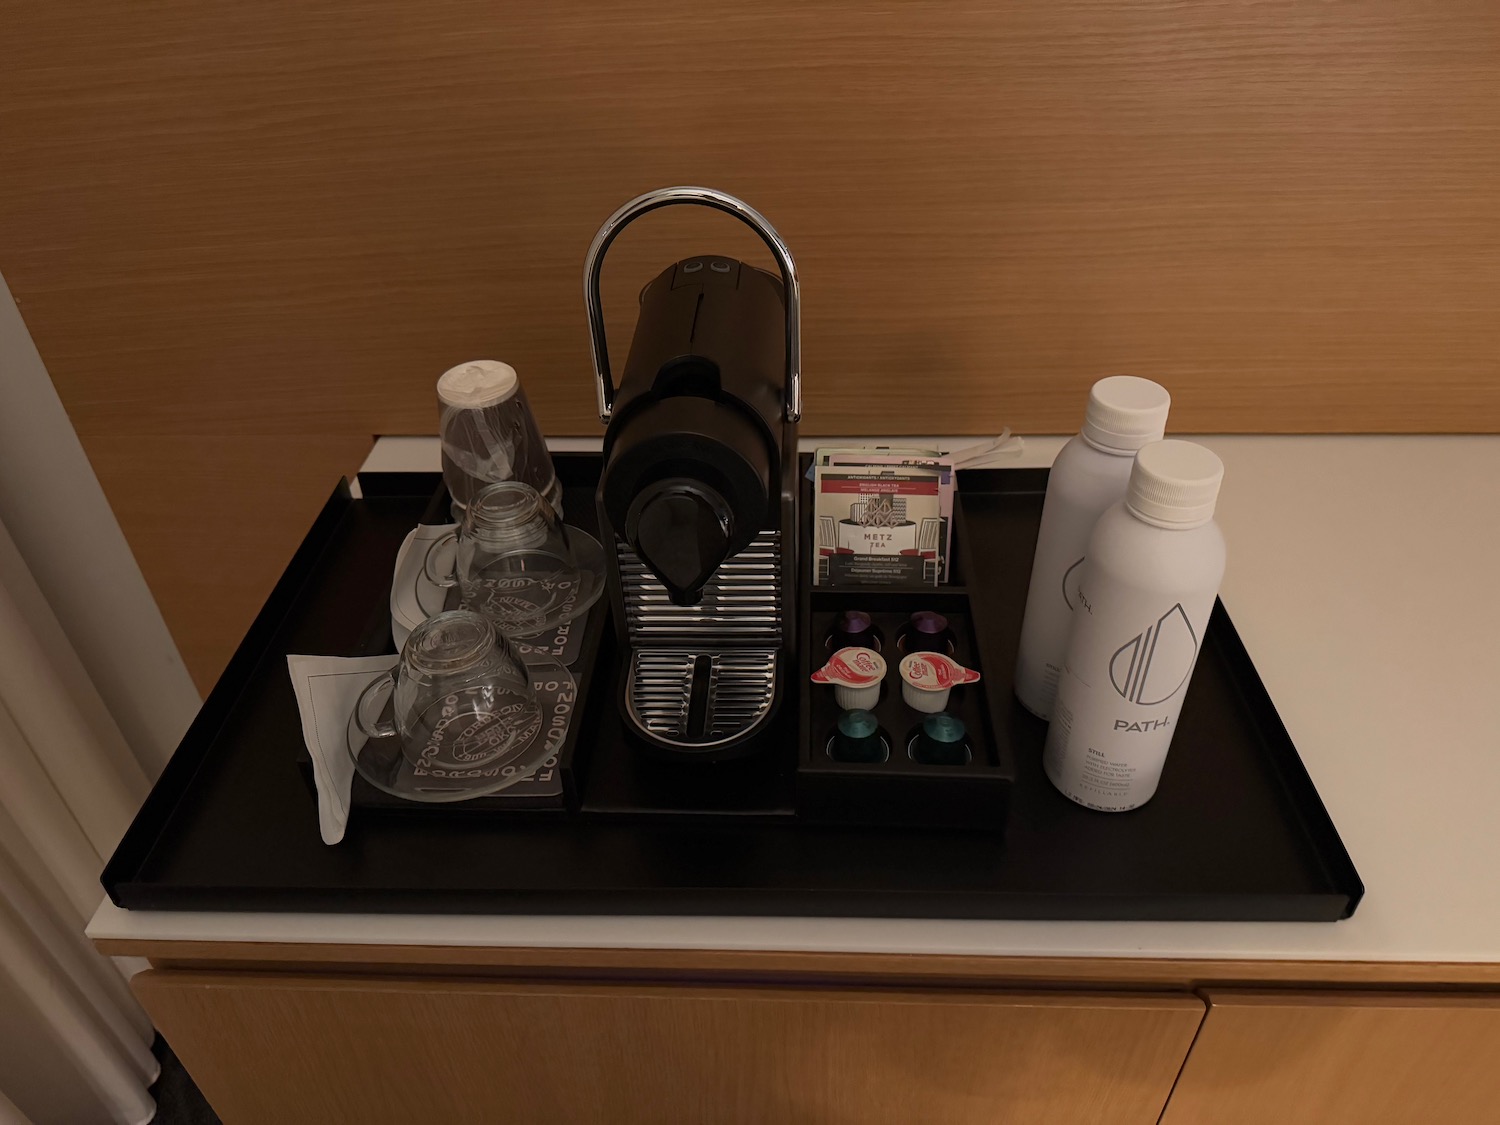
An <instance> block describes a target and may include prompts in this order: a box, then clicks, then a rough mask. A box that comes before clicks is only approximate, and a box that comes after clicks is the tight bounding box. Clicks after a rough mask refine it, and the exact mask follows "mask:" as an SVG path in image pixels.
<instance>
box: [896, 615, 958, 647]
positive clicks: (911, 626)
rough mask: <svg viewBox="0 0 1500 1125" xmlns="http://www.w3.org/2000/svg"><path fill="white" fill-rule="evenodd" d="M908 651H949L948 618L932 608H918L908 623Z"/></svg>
mask: <svg viewBox="0 0 1500 1125" xmlns="http://www.w3.org/2000/svg"><path fill="white" fill-rule="evenodd" d="M906 651H907V652H947V651H948V619H947V618H946V617H944V616H943V615H942V614H941V613H933V612H932V610H930V609H923V610H918V611H917V612H916V613H914V614H912V615H911V620H910V621H909V622H908V623H907V633H906Z"/></svg>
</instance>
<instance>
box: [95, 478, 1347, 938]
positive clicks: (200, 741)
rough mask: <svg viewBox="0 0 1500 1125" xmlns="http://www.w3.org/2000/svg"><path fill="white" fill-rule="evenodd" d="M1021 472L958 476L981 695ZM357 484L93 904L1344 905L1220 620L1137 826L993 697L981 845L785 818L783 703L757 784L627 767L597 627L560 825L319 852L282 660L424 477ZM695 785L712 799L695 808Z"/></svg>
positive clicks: (725, 910)
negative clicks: (1062, 766) (996, 781)
mask: <svg viewBox="0 0 1500 1125" xmlns="http://www.w3.org/2000/svg"><path fill="white" fill-rule="evenodd" d="M557 460H558V462H559V472H560V475H563V476H564V477H565V478H566V479H568V480H571V481H574V482H575V483H574V484H573V485H572V486H571V487H570V488H569V489H568V492H567V495H566V497H565V506H566V507H567V509H568V511H569V514H570V517H571V515H572V514H573V513H574V512H581V511H582V510H583V508H584V507H586V506H587V505H588V503H589V492H590V490H589V488H588V487H587V485H586V484H584V483H582V482H584V481H586V480H587V479H590V474H591V473H597V465H598V459H597V457H589V456H587V455H560V456H559V457H558V458H557ZM1045 482H1046V473H1045V471H1042V470H1037V471H1032V470H982V471H977V472H969V473H965V474H961V477H960V490H961V504H962V508H963V520H964V524H963V526H964V528H965V534H966V537H967V547H966V554H967V558H968V560H969V562H968V565H969V566H970V568H971V570H970V573H969V574H968V575H967V580H968V582H969V585H968V596H969V599H970V605H971V609H972V613H973V622H974V628H975V633H976V636H977V638H978V642H979V645H980V647H981V649H982V659H983V661H984V668H983V671H984V675H985V682H987V683H988V684H989V685H991V687H992V688H994V687H995V686H997V685H1005V684H1008V683H1009V682H1010V678H1011V675H1012V671H1013V660H1014V651H1015V646H1016V638H1017V636H1018V633H1019V628H1020V620H1021V612H1022V609H1023V603H1024V598H1025V590H1026V583H1027V577H1028V573H1029V570H1030V565H1031V553H1032V547H1033V544H1034V540H1035V537H1036V528H1037V524H1038V520H1039V518H1040V513H1041V500H1042V490H1043V489H1044V487H1045ZM361 483H362V486H363V491H364V493H365V498H364V499H361V500H355V499H353V498H352V497H351V496H350V493H349V491H348V489H347V487H345V486H340V488H339V489H338V490H337V491H336V492H335V493H334V495H333V496H332V497H331V498H330V500H329V501H328V503H327V504H326V505H325V506H324V509H323V511H322V512H321V513H320V514H319V516H318V518H317V519H316V520H315V521H314V524H313V526H312V529H311V530H310V531H309V532H308V535H307V538H306V540H305V541H304V542H303V544H302V546H301V547H300V548H299V549H298V551H297V553H296V555H295V556H294V557H293V559H292V561H291V563H290V565H289V566H288V567H287V570H286V572H285V573H284V574H283V576H282V578H281V580H280V582H278V583H277V585H276V588H275V590H274V591H273V592H272V594H271V597H270V599H269V600H268V601H267V603H266V605H265V607H264V608H263V609H262V610H261V613H260V615H259V616H258V617H257V618H256V621H255V623H254V625H252V627H251V629H250V631H249V633H248V634H247V635H246V637H245V639H244V641H243V642H242V643H241V645H240V647H239V650H238V651H237V652H236V653H235V656H234V658H233V659H232V660H231V661H230V663H229V666H228V667H227V668H226V669H225V672H224V674H223V676H222V677H221V678H220V680H219V683H218V684H217V685H216V686H215V688H214V690H213V691H212V692H211V693H210V695H209V697H208V700H207V701H206V702H205V703H204V705H203V708H202V709H201V710H200V712H199V714H198V716H197V718H196V720H195V721H194V722H193V724H192V726H191V727H190V728H189V730H188V733H187V734H186V736H185V737H184V738H183V741H182V744H181V745H180V746H179V748H178V750H177V753H176V754H175V755H174V756H173V758H172V760H171V761H170V762H169V763H168V765H167V768H166V769H165V770H164V771H163V773H162V776H161V778H160V779H159V780H158V781H157V784H156V786H155V787H154V788H153V790H152V792H151V794H150V795H149V796H148V797H147V799H146V802H145V804H144V805H142V807H141V810H140V812H139V813H138V814H137V816H136V818H135V821H134V822H133V823H132V825H131V826H130V828H129V830H128V831H127V832H126V834H125V837H124V838H123V840H122V841H121V843H120V845H119V847H118V848H117V849H116V851H115V854H114V856H113V857H112V858H111V860H110V862H109V864H108V865H107V866H106V868H105V871H104V875H103V879H102V882H103V884H104V887H105V889H106V891H107V892H108V893H109V896H110V898H111V899H112V900H113V901H114V902H115V903H116V904H117V905H119V906H122V907H125V908H128V909H161V910H167V909H170V910H276V911H319V912H321V911H360V912H370V911H400V912H434V913H438V912H448V913H507V912H513V913H527V914H534V913H549V912H550V913H569V912H572V913H631V914H645V913H683V914H765V915H785V914H792V915H798V914H800V915H825V916H861V915H863V916H882V917H902V916H907V917H954V918H1100V919H1105V918H1108V919H1163V920H1166V919H1201V920H1301V921H1329V920H1333V919H1336V918H1341V917H1346V916H1347V915H1348V914H1350V913H1351V912H1352V911H1353V910H1354V908H1355V906H1356V905H1357V903H1358V901H1359V899H1360V896H1361V895H1362V894H1363V886H1362V884H1361V883H1360V880H1359V876H1358V874H1357V873H1356V872H1355V870H1354V866H1353V864H1352V862H1351V861H1350V859H1349V855H1348V853H1347V852H1346V851H1345V850H1344V847H1343V845H1342V843H1341V842H1340V840H1339V837H1338V833H1337V831H1336V830H1335V829H1334V826H1333V824H1332V822H1331V821H1330V820H1329V817H1328V814H1327V812H1326V811H1325V810H1324V808H1323V804H1322V802H1321V801H1320V800H1319V798H1318V794H1317V792H1316V790H1315V789H1314V788H1313V785H1312V783H1311V781H1310V779H1309V778H1308V776H1307V773H1306V771H1305V770H1304V768H1303V766H1302V763H1301V761H1300V760H1299V759H1298V757H1297V753H1296V750H1295V748H1294V747H1293V746H1292V743H1291V740H1290V739H1289V738H1288V736H1287V733H1286V730H1285V729H1284V728H1283V726H1282V724H1281V722H1280V720H1279V719H1278V717H1277V715H1276V711H1275V708H1274V707H1273V706H1272V704H1271V701H1270V699H1269V698H1268V697H1267V695H1266V692H1265V689H1264V688H1263V687H1262V685H1261V682H1260V678H1259V677H1258V676H1257V675H1256V672H1255V668H1254V666H1253V665H1252V664H1251V662H1250V658H1249V656H1248V655H1247V654H1246V652H1245V650H1244V647H1243V646H1242V645H1241V643H1240V640H1239V637H1238V636H1237V635H1236V633H1235V631H1234V627H1233V625H1232V624H1231V622H1230V620H1229V618H1228V615H1227V614H1225V613H1224V611H1223V607H1222V606H1219V607H1216V609H1215V612H1214V617H1213V620H1212V622H1211V623H1210V626H1209V629H1208V632H1207V635H1206V637H1205V641H1204V650H1203V653H1202V655H1201V656H1200V658H1199V663H1198V669H1197V672H1196V673H1195V675H1194V678H1193V683H1192V685H1191V687H1190V689H1189V694H1188V699H1187V702H1186V705H1185V707H1184V709H1183V712H1182V718H1181V725H1180V727H1179V730H1178V734H1177V737H1176V739H1175V741H1174V744H1173V748H1172V754H1171V757H1170V758H1169V760H1168V763H1167V767H1166V770H1165V772H1164V774H1163V777H1162V782H1161V787H1160V789H1159V790H1158V792H1157V795H1156V797H1155V798H1154V799H1153V800H1152V801H1151V802H1150V803H1149V804H1148V805H1146V806H1145V807H1144V808H1141V809H1138V810H1136V811H1134V812H1130V813H1124V814H1119V815H1110V814H1105V813H1096V812H1091V811H1089V810H1087V809H1084V808H1081V807H1080V806H1077V805H1075V804H1073V803H1072V802H1071V801H1069V800H1067V799H1066V798H1064V797H1063V796H1061V795H1060V794H1059V793H1057V792H1056V791H1055V790H1054V789H1053V788H1052V786H1051V785H1050V783H1048V781H1047V780H1046V778H1045V776H1044V774H1043V772H1042V767H1041V747H1042V741H1043V735H1044V731H1045V727H1044V725H1043V724H1042V723H1041V722H1040V721H1039V720H1036V719H1034V718H1033V717H1032V716H1030V715H1029V714H1028V713H1027V712H1025V711H1024V709H1022V708H1021V707H1020V706H1019V705H1017V704H1015V703H1014V701H1013V700H1011V698H1010V695H1009V693H1008V692H1006V691H995V690H992V691H990V693H989V698H990V700H991V702H992V708H991V709H992V712H993V713H992V714H991V716H990V721H991V724H992V727H993V737H994V738H995V739H996V741H997V745H1002V746H1004V747H1005V748H1006V750H1007V752H1008V753H1009V754H1010V755H1011V756H1012V759H1013V762H1014V770H1015V779H1014V784H1013V785H1012V786H1011V792H1010V803H1009V817H1008V824H1007V829H1006V832H1005V835H1004V836H1003V837H1000V836H996V835H983V834H979V833H974V832H956V831H939V830H932V829H897V828H869V827H859V826H838V827H834V826H825V825H813V824H808V823H807V822H806V821H805V820H804V819H801V818H798V817H795V816H793V815H791V812H792V809H791V805H790V800H789V798H790V786H791V783H792V780H793V776H794V773H795V770H794V766H795V764H796V761H797V752H798V743H799V742H800V741H801V740H800V739H799V738H798V736H797V729H796V728H797V723H796V721H795V716H796V714H797V711H796V707H797V702H798V700H797V698H795V695H794V698H792V699H788V700H786V701H785V702H784V703H783V707H782V713H783V715H784V716H786V715H790V716H792V717H791V718H788V719H786V720H785V721H783V722H782V725H781V727H780V728H779V729H781V730H784V731H785V732H786V734H785V740H786V743H785V746H784V747H782V748H778V749H775V750H773V751H772V752H771V753H769V754H768V755H767V756H766V768H765V769H764V770H762V771H760V772H759V773H757V775H756V776H757V777H758V778H759V779H760V780H759V782H758V784H759V785H760V786H761V791H759V792H757V793H748V792H747V780H746V779H745V778H744V777H743V775H742V774H739V773H734V772H733V771H732V770H731V771H723V772H710V773H709V774H706V775H705V781H704V783H703V786H701V787H700V786H698V785H688V784H686V783H685V782H683V781H681V780H680V779H679V778H678V777H677V776H676V775H671V774H668V775H662V774H661V773H660V772H659V771H655V770H650V769H645V768H644V767H639V766H638V765H637V764H636V758H635V757H634V756H631V755H629V754H628V753H626V751H627V748H626V747H625V746H624V745H623V738H622V732H621V730H620V725H619V719H618V714H617V710H616V707H615V697H614V692H613V691H611V690H605V687H604V685H605V683H607V682H609V681H610V677H611V676H612V673H611V671H610V668H609V667H608V662H609V661H611V660H613V656H612V652H613V645H612V642H611V640H610V637H609V632H610V631H609V630H606V632H605V636H604V638H603V640H602V642H601V647H600V656H599V661H600V666H599V667H598V668H596V669H595V674H596V679H595V684H594V687H593V688H592V689H591V690H590V691H589V692H588V698H587V699H586V700H584V701H583V703H582V713H581V714H580V715H579V722H580V723H581V727H580V729H579V734H578V753H577V759H576V760H577V762H578V771H579V780H580V783H581V789H582V791H581V806H580V809H579V811H578V812H576V813H569V814H568V815H565V816H552V817H527V816H519V815H513V814H512V813H509V812H507V811H505V810H496V811H495V812H494V813H493V814H492V815H489V816H480V815H473V814H470V813H459V814H453V815H439V814H438V813H435V812H429V813H428V815H422V816H415V815H406V814H404V813H397V812H395V811H384V810H379V809H363V808H361V809H356V810H355V812H354V815H353V816H352V817H351V819H350V823H349V828H348V831H347V833H346V835H345V838H344V840H343V842H342V843H340V844H338V845H337V846H334V847H328V846H326V845H324V844H323V843H322V842H321V839H320V838H319V834H318V823H317V809H316V802H315V799H314V796H313V794H312V792H311V790H310V789H309V788H308V786H307V785H306V783H305V782H304V779H303V777H302V775H301V771H300V769H299V768H298V765H297V759H298V756H299V748H300V747H301V745H302V741H301V733H300V724H299V721H298V716H297V705H296V700H295V697H294V696H293V693H292V687H291V682H290V679H289V677H288V674H287V667H286V654H287V653H290V652H306V653H319V652H322V653H349V654H355V653H359V652H362V651H364V652H368V651H371V649H370V646H371V645H375V644H378V642H379V634H380V626H379V625H377V622H378V620H379V617H380V615H381V614H382V613H384V612H385V607H386V604H387V598H388V594H389V584H390V575H391V571H392V566H393V563H394V560H395V555H396V551H397V549H398V548H399V546H400V544H401V541H402V539H403V538H404V537H405V535H406V533H407V532H408V531H409V530H410V529H411V527H412V526H413V525H414V524H415V523H416V522H417V521H418V520H419V519H420V518H422V516H423V514H424V511H425V510H426V509H427V508H428V505H429V504H430V502H431V497H432V494H433V491H434V489H435V488H436V486H437V475H436V474H415V475H405V474H403V475H401V476H400V477H399V478H398V477H394V476H392V475H390V474H380V475H375V476H371V475H365V476H363V477H362V478H361ZM726 764H727V765H732V766H737V765H741V764H740V763H726ZM606 766H607V768H606ZM700 768H702V767H700ZM707 768H708V770H710V771H713V767H707ZM731 775H732V776H731ZM706 790H713V791H715V792H716V793H717V796H716V797H715V798H714V799H712V800H705V799H703V798H702V797H701V795H700V794H702V793H703V792H704V791H706ZM736 802H738V803H739V806H740V807H736ZM645 805H657V806H659V807H658V808H655V809H647V808H645V807H644V806H645ZM661 812H666V813H672V814H674V815H656V814H657V813H661ZM632 813H634V814H636V815H632ZM642 813H645V814H646V815H640V814H642ZM679 814H680V815H679Z"/></svg>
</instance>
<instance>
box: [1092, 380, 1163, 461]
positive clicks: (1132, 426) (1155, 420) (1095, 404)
mask: <svg viewBox="0 0 1500 1125" xmlns="http://www.w3.org/2000/svg"><path fill="white" fill-rule="evenodd" d="M1171 405H1172V396H1171V395H1169V394H1167V389H1166V388H1165V387H1163V386H1162V385H1161V384H1160V383H1153V382H1152V381H1151V380H1150V379H1139V378H1137V377H1136V376H1134V375H1111V376H1110V377H1109V378H1108V379H1100V380H1099V381H1098V382H1097V383H1095V384H1094V386H1093V388H1092V389H1091V390H1090V391H1089V408H1088V412H1087V413H1086V414H1085V415H1084V419H1083V440H1084V441H1086V442H1088V443H1089V444H1090V445H1092V446H1093V447H1094V448H1096V449H1102V450H1104V451H1105V452H1106V453H1134V452H1135V451H1136V450H1137V449H1139V448H1140V447H1141V446H1143V445H1145V444H1146V443H1147V442H1152V441H1160V440H1161V435H1162V434H1164V433H1166V432H1167V410H1168V408H1170V407H1171Z"/></svg>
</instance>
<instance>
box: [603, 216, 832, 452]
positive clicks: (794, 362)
mask: <svg viewBox="0 0 1500 1125" xmlns="http://www.w3.org/2000/svg"><path fill="white" fill-rule="evenodd" d="M676 203H695V204H698V205H699V206H702V207H712V208H714V209H715V210H716V211H723V212H724V213H725V214H728V215H733V216H734V217H735V218H737V219H739V220H740V221H741V222H743V223H744V224H745V225H746V226H748V227H749V228H750V229H751V230H753V231H754V232H755V233H756V234H758V235H760V237H761V240H762V241H764V242H765V244H766V246H767V247H769V248H770V251H771V254H772V256H773V257H775V259H776V265H777V266H778V267H779V268H780V269H781V283H782V287H783V289H784V291H785V300H786V420H787V421H788V422H796V421H798V420H799V419H800V418H801V417H802V313H801V296H800V293H801V291H800V289H799V288H798V285H797V266H796V264H795V263H794V262H793V261H792V253H791V251H790V250H788V249H787V248H786V243H785V242H783V241H782V240H781V235H779V234H777V233H776V228H775V227H773V226H772V225H771V224H770V223H768V222H767V221H766V219H765V216H764V215H762V214H761V213H760V212H759V211H757V210H756V209H755V208H753V207H751V206H750V205H749V204H748V203H746V202H744V200H741V199H736V198H735V197H734V196H732V195H729V194H727V193H726V192H722V191H715V190H714V189H713V188H706V187H668V188H657V189H656V190H655V191H648V192H647V193H646V194H645V195H639V196H636V198H634V199H632V200H631V201H630V202H629V203H627V204H625V205H624V206H623V207H621V208H620V209H619V210H618V211H616V212H615V213H614V214H613V215H611V216H610V217H609V218H608V219H606V220H604V225H603V226H602V227H600V228H599V233H598V234H596V235H594V241H593V244H592V245H591V246H590V247H589V253H588V257H587V258H586V259H585V260H584V265H583V300H584V304H585V305H586V306H587V308H588V313H589V342H590V344H591V346H592V348H593V352H594V378H595V380H596V381H597V384H598V391H599V420H600V421H601V422H604V423H606V424H607V423H608V422H609V419H610V415H611V414H612V413H613V412H614V405H615V383H614V378H613V377H612V376H611V375H610V371H609V344H608V342H607V341H606V339H605V334H604V302H603V300H602V299H601V298H600V296H599V275H600V273H601V272H602V270H603V269H604V253H605V251H607V250H608V249H609V246H610V243H612V242H614V240H615V238H616V236H618V235H619V233H620V232H621V231H622V230H624V229H625V227H626V226H628V225H629V224H630V223H631V222H632V221H634V220H635V219H638V218H640V217H641V216H642V215H644V214H646V212H648V211H655V210H656V209H657V208H659V207H669V206H671V205H673V204H676Z"/></svg>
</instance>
